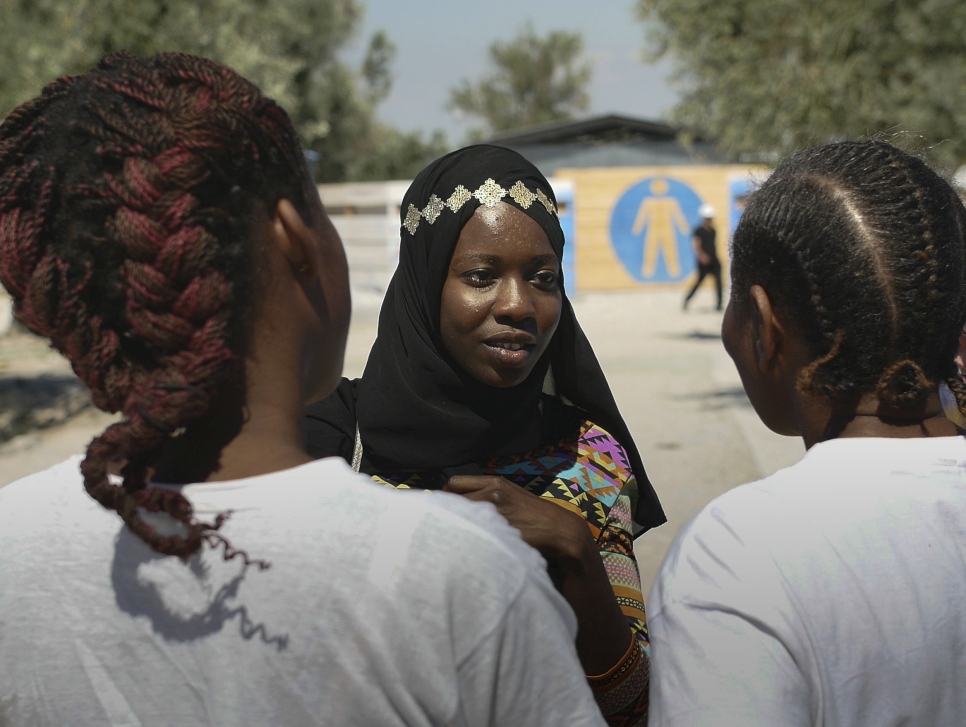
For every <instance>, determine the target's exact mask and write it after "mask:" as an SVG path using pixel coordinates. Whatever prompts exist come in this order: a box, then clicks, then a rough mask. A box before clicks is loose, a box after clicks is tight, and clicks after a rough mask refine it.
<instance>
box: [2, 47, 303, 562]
mask: <svg viewBox="0 0 966 727" xmlns="http://www.w3.org/2000/svg"><path fill="white" fill-rule="evenodd" d="M306 180H307V170H306V168H305V166H304V162H303V161H302V156H301V151H300V148H299V144H298V139H297V137H296V134H295V131H294V129H293V128H292V125H291V122H290V121H289V119H288V117H287V115H286V114H285V112H284V111H282V110H281V109H280V108H279V107H278V106H277V105H276V104H275V103H273V102H272V101H271V100H269V99H267V98H264V97H263V96H262V95H261V93H260V92H259V90H258V89H257V88H256V87H255V86H253V85H252V84H250V83H249V82H248V81H246V80H244V79H243V78H241V77H240V76H238V75H237V74H236V73H234V72H233V71H231V70H229V69H228V68H225V67H223V66H220V65H218V64H216V63H213V62H211V61H208V60H205V59H202V58H197V57H193V56H188V55H182V54H161V55H158V56H154V57H151V58H144V59H141V58H137V57H135V56H133V55H130V54H118V55H114V56H110V57H107V58H105V59H104V60H103V61H101V63H100V64H99V65H98V66H97V67H96V68H94V69H92V70H91V71H89V72H88V73H85V74H83V75H80V76H76V77H70V78H63V79H60V80H58V81H55V82H54V83H52V84H50V85H49V86H47V88H45V89H44V91H43V93H42V94H41V95H40V96H39V97H37V98H35V99H33V100H32V101H29V102H27V103H26V104H24V105H23V106H21V107H20V108H18V109H16V110H15V111H13V112H12V113H11V114H10V115H9V116H8V117H7V118H6V120H5V121H4V123H3V124H2V126H0V282H2V283H3V285H4V286H5V287H6V288H7V290H8V291H9V292H10V294H11V296H12V297H13V300H14V310H15V314H16V315H17V317H18V318H19V319H20V320H21V321H23V322H24V323H25V324H26V325H27V326H29V327H30V328H31V329H32V330H34V331H35V332H37V333H39V334H41V335H44V336H47V337H48V338H50V340H51V343H52V345H53V346H54V347H55V348H56V349H57V350H58V351H60V352H61V353H63V354H64V355H65V356H66V357H67V358H68V359H69V360H70V362H71V365H72V367H73V369H74V371H75V372H76V373H77V375H78V376H79V377H80V378H81V379H82V380H83V381H84V383H85V384H86V385H87V386H88V387H89V388H90V390H91V394H92V398H93V401H94V403H95V404H96V405H97V406H98V407H99V408H101V409H104V410H106V411H109V412H121V413H122V414H123V417H122V419H121V421H119V422H118V423H116V424H113V425H112V426H110V427H108V429H107V430H106V431H105V432H104V433H103V434H101V435H100V436H98V437H96V438H95V439H94V440H93V441H92V442H91V444H90V446H89V447H88V449H87V454H86V457H85V459H84V461H83V463H82V464H81V472H82V474H83V477H84V486H85V488H86V489H87V492H88V493H89V494H90V495H91V497H93V498H94V499H95V500H97V501H98V502H99V503H100V504H101V505H103V506H104V507H105V508H108V509H110V510H113V511H115V512H117V513H118V514H119V515H120V517H121V518H122V519H123V521H124V522H125V523H126V524H127V526H128V527H129V528H130V529H131V530H132V531H133V532H134V533H135V534H136V535H137V536H138V537H139V538H140V539H141V540H143V541H144V542H145V543H147V544H148V545H149V546H150V547H151V548H153V549H154V550H155V551H157V552H159V553H163V554H167V555H175V556H178V557H181V558H187V557H189V556H190V555H191V554H193V553H195V552H197V551H198V550H199V548H201V546H202V544H203V543H208V544H209V545H210V546H212V547H220V548H223V553H224V556H225V558H226V559H230V558H234V557H239V556H240V557H242V558H243V559H245V561H246V562H248V559H247V556H245V555H244V553H241V552H240V551H237V550H235V549H234V548H233V547H232V546H231V545H230V544H229V543H228V542H227V541H225V540H224V538H223V537H222V536H221V535H219V534H218V530H219V528H221V526H222V524H223V523H224V521H225V519H226V517H227V516H228V514H227V513H222V514H221V515H218V516H217V517H216V518H214V520H212V521H211V522H201V521H198V520H197V519H195V517H194V512H193V509H192V507H191V503H190V502H189V501H188V500H187V499H186V498H185V497H184V496H183V495H181V494H180V493H179V492H177V491H175V490H173V489H168V488H162V487H156V486H149V485H148V484H147V482H148V478H149V476H150V473H151V472H152V470H153V468H154V467H155V466H156V465H157V463H158V462H159V460H160V457H161V453H162V450H163V447H164V445H165V442H166V441H167V440H168V438H169V437H171V436H177V435H178V434H179V433H180V432H182V431H183V430H184V427H185V425H187V424H189V423H190V422H191V421H193V420H196V419H198V418H199V417H201V416H202V415H204V414H205V413H206V412H207V411H208V408H209V404H210V402H211V400H212V399H213V398H214V397H215V396H216V395H217V394H218V393H219V392H221V391H223V390H225V389H226V388H228V387H240V385H241V383H242V382H243V367H242V359H243V357H244V356H245V354H246V352H247V347H248V338H249V335H250V326H251V323H250V322H251V320H252V314H253V310H254V306H255V305H256V302H257V295H253V292H255V293H257V291H258V284H259V278H258V274H257V268H258V253H259V251H258V249H257V248H256V246H255V244H254V242H253V240H252V239H251V238H252V236H251V234H250V230H249V228H250V225H251V222H252V220H253V219H254V218H253V216H252V215H253V210H256V209H258V208H259V207H262V208H263V209H271V208H273V206H274V204H275V202H276V201H277V200H278V199H279V198H281V197H283V196H284V197H286V198H288V199H291V200H293V202H295V203H296V204H297V205H298V206H300V207H301V208H302V209H303V210H304V209H305V204H306V199H307V198H306V197H305V192H304V190H305V185H306V183H307V182H306ZM114 462H124V467H123V469H122V476H123V480H122V482H121V483H120V484H114V483H113V482H112V481H111V479H110V478H109V475H108V470H109V467H110V466H111V464H112V463H114ZM142 511H147V512H163V513H167V514H168V515H170V516H172V517H173V518H175V519H176V520H178V521H179V522H180V523H182V525H183V529H182V532H181V533H180V534H177V535H162V534H161V533H160V532H158V531H157V530H156V529H155V528H154V527H153V526H152V525H151V524H150V523H149V522H148V521H147V520H145V519H144V518H143V517H142V515H141V512H142ZM262 565H264V564H262Z"/></svg>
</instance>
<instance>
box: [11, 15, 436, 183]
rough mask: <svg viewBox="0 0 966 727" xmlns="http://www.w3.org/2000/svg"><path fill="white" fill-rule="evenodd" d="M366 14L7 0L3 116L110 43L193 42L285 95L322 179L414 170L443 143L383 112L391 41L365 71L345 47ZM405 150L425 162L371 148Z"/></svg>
mask: <svg viewBox="0 0 966 727" xmlns="http://www.w3.org/2000/svg"><path fill="white" fill-rule="evenodd" d="M361 14H362V7H361V5H360V3H359V2H358V0H206V1H205V2H193V1H191V0H73V1H72V2H63V1H62V0H0V17H2V18H3V22H2V23H0V116H2V115H3V114H5V113H7V112H8V111H10V110H11V109H12V108H14V107H15V106H16V105H17V104H19V103H21V102H23V101H24V100H26V99H27V98H29V97H31V96H33V95H35V94H36V93H38V92H39V90H40V89H41V87H42V86H43V85H44V84H46V83H47V82H49V81H51V80H53V79H54V78H57V77H58V76H61V75H64V74H69V73H79V72H82V71H84V70H86V69H88V68H90V67H91V66H93V65H94V64H95V63H96V62H97V61H98V59H100V57H101V56H102V55H104V54H106V53H113V52H116V51H119V50H129V51H131V52H133V53H137V54H139V55H150V54H152V53H157V52H160V51H183V52H187V53H194V54H197V55H203V56H207V57H209V58H212V59H214V60H217V61H219V62H221V63H224V64H226V65H228V66H230V67H232V68H234V69H235V70H237V71H238V72H239V73H241V74H242V75H243V76H245V77H247V78H249V79H251V80H252V81H253V82H255V83H256V84H258V85H259V86H260V87H261V88H262V90H263V91H264V92H265V93H266V94H267V95H269V96H271V97H272V98H274V99H275V100H276V101H278V102H279V103H280V104H282V106H284V107H285V109H286V110H287V111H288V112H289V114H290V115H291V116H292V119H293V121H294V122H295V125H296V128H297V129H298V131H299V134H300V135H301V137H302V142H303V144H305V146H306V147H307V148H311V149H313V150H315V151H317V152H319V153H320V156H321V158H320V161H319V163H318V165H317V174H318V178H319V179H320V181H339V180H342V179H361V178H371V177H370V176H369V175H371V174H372V173H373V170H377V169H379V168H384V167H387V166H388V167H392V168H394V169H399V171H400V172H401V173H402V176H409V175H411V174H415V173H416V171H418V170H419V168H420V167H421V166H422V164H424V163H425V161H428V159H430V158H432V157H433V156H435V155H437V154H438V153H439V152H440V151H441V150H442V145H441V144H440V140H439V139H438V138H436V139H431V140H430V141H429V142H424V141H423V140H422V138H421V137H419V136H418V135H412V134H408V135H405V134H400V133H399V132H397V131H395V130H394V129H391V128H389V127H386V126H384V125H382V124H380V123H379V122H378V121H377V120H376V117H375V110H376V107H377V105H378V104H379V102H381V101H382V100H383V99H384V98H385V96H386V94H387V93H388V92H389V89H390V87H391V84H392V77H391V73H390V65H391V62H392V57H393V53H394V50H395V49H394V47H393V45H392V43H391V41H390V40H389V39H388V38H387V37H386V36H385V34H383V33H381V32H380V33H376V34H375V35H374V36H373V37H372V38H371V39H370V42H369V51H368V53H367V55H366V58H365V61H364V62H363V64H362V67H361V69H358V70H356V69H352V68H350V67H348V66H347V65H346V64H345V63H344V62H342V61H341V60H340V59H339V57H338V55H337V54H338V52H339V50H340V49H342V48H343V47H344V46H345V44H346V43H347V42H348V41H349V40H350V38H351V37H352V36H353V34H354V32H355V31H356V30H357V27H358V25H359V22H360V20H361ZM400 149H401V150H402V151H403V152H404V155H403V156H404V158H405V159H410V160H412V159H416V158H418V159H419V160H420V161H419V163H415V164H413V163H411V164H409V165H408V166H406V165H405V164H402V163H401V162H400V161H399V160H378V161H375V160H373V159H372V158H370V157H371V155H372V154H375V153H382V152H385V151H393V150H400Z"/></svg>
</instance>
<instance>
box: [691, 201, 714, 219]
mask: <svg viewBox="0 0 966 727" xmlns="http://www.w3.org/2000/svg"><path fill="white" fill-rule="evenodd" d="M691 209H694V208H693V207H692V208H691ZM698 214H699V215H701V219H704V220H710V219H711V218H713V217H714V207H712V206H711V205H709V204H703V205H701V207H700V208H699V209H698Z"/></svg>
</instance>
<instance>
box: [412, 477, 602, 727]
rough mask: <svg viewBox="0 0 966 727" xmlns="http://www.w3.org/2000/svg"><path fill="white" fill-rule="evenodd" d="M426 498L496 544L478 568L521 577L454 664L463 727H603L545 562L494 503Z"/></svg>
mask: <svg viewBox="0 0 966 727" xmlns="http://www.w3.org/2000/svg"><path fill="white" fill-rule="evenodd" d="M428 499H429V500H430V501H432V502H434V503H435V504H436V505H438V506H442V507H444V508H445V509H447V510H449V511H450V512H452V513H454V514H456V515H458V516H459V517H460V518H462V519H464V520H466V521H468V522H472V523H473V524H474V526H476V527H478V528H480V529H481V530H484V531H486V533H487V537H488V538H492V539H493V540H495V543H494V546H495V547H494V549H493V550H492V551H491V552H490V556H489V558H493V560H492V561H489V563H488V564H487V565H486V566H483V567H485V568H489V567H495V568H497V569H498V570H499V571H501V572H503V573H504V574H506V573H508V572H510V571H516V572H517V574H518V576H519V578H518V579H514V580H515V584H516V585H515V586H514V588H513V590H512V591H504V592H503V593H502V594H501V595H500V600H502V601H503V605H502V615H501V617H500V618H499V619H498V620H497V621H495V622H494V625H493V627H492V628H489V629H488V630H487V631H486V632H485V633H483V634H480V636H479V639H478V640H477V641H476V642H475V644H474V646H473V648H472V650H471V651H470V652H469V653H468V654H466V656H465V657H464V658H463V659H462V661H461V662H460V663H459V664H457V679H458V680H459V694H460V708H459V711H460V720H461V721H462V722H461V723H462V724H466V725H484V724H485V725H527V726H528V727H530V726H533V727H541V726H543V725H546V726H547V727H550V726H551V725H552V726H553V727H557V726H558V725H568V726H573V727H585V726H588V725H595V726H599V727H604V725H605V724H606V723H605V721H604V718H603V716H602V715H601V713H600V710H599V709H598V707H597V704H596V702H595V701H594V697H593V693H592V692H591V691H590V686H589V685H588V684H587V680H586V677H585V676H584V673H583V669H582V668H581V666H580V662H579V660H578V657H577V649H576V647H575V645H574V638H575V637H576V633H577V622H576V618H575V617H574V613H573V611H572V610H571V608H570V606H569V604H568V603H567V602H566V601H565V600H564V598H563V597H562V596H561V595H560V594H559V593H558V592H557V591H556V589H555V588H554V587H553V584H552V583H551V582H550V577H549V576H548V575H547V564H546V561H544V559H543V558H542V557H541V555H540V554H539V553H538V552H537V551H536V550H534V549H533V548H531V547H530V546H528V545H526V544H525V543H524V542H523V540H522V539H521V538H520V533H519V531H518V530H516V528H513V527H511V526H510V525H509V524H508V523H507V521H506V520H505V519H504V518H503V516H502V515H500V514H499V513H498V512H497V510H496V508H495V507H493V505H491V504H488V503H477V502H472V501H470V500H467V499H465V498H462V497H459V496H456V495H450V494H448V493H433V495H432V496H431V497H430V498H428ZM491 542H493V541H491ZM497 544H498V545H497ZM487 550H490V549H489V548H487ZM478 567H481V566H479V565H478ZM482 597H483V596H482V594H480V596H479V598H478V599H477V600H478V601H479V600H480V599H482ZM467 608H468V609H472V605H470V604H467Z"/></svg>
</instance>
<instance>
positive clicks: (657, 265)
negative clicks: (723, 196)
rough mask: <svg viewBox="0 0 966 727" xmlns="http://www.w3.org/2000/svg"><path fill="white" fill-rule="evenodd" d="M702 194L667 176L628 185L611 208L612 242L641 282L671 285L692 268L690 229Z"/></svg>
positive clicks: (693, 223) (618, 253) (631, 271)
mask: <svg viewBox="0 0 966 727" xmlns="http://www.w3.org/2000/svg"><path fill="white" fill-rule="evenodd" d="M700 206H701V198H700V197H698V195H697V194H696V193H695V191H694V190H693V189H691V187H689V186H688V185H686V184H684V183H683V182H680V181H678V180H676V179H670V178H668V177H648V178H646V179H643V180H641V181H640V182H638V183H637V184H635V185H633V186H632V187H630V188H628V190H627V191H626V192H624V194H622V195H621V197H620V199H618V200H617V204H615V205H614V209H613V211H612V212H611V217H610V242H611V245H612V246H613V248H614V252H615V253H616V254H617V257H618V259H619V260H620V261H621V263H622V264H623V266H624V268H625V269H626V270H627V272H628V273H629V274H630V276H631V277H632V278H634V279H635V280H639V281H641V282H642V283H673V282H676V281H679V280H683V279H684V278H686V277H688V276H689V275H690V274H691V273H692V272H693V271H694V264H695V263H694V252H693V250H692V247H691V231H692V230H693V229H694V228H695V227H696V226H697V225H698V223H699V222H700V219H699V215H698V208H699V207H700Z"/></svg>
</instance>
